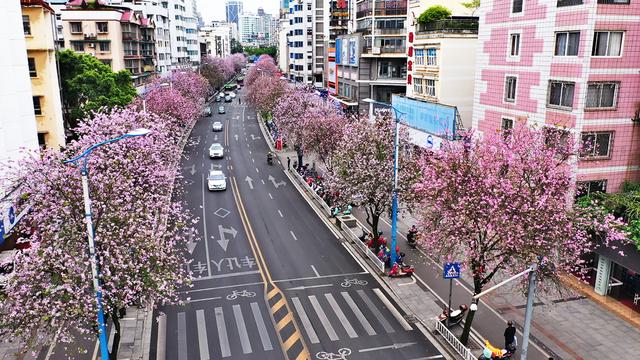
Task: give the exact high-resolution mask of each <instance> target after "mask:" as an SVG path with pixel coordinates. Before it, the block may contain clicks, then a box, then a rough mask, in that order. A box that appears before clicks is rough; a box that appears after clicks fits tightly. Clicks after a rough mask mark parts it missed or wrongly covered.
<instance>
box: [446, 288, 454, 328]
mask: <svg viewBox="0 0 640 360" xmlns="http://www.w3.org/2000/svg"><path fill="white" fill-rule="evenodd" d="M452 291H453V279H449V304H448V305H447V306H448V307H447V309H448V310H447V323H446V325H447V329H448V328H449V319H450V318H451V292H452Z"/></svg>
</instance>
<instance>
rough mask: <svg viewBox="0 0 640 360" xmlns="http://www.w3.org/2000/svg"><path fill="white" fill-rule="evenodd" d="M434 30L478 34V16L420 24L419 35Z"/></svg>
mask: <svg viewBox="0 0 640 360" xmlns="http://www.w3.org/2000/svg"><path fill="white" fill-rule="evenodd" d="M434 32H445V33H462V34H477V33H478V18H477V17H471V16H470V17H462V16H460V17H453V18H450V19H445V20H437V21H431V22H428V23H425V24H418V29H417V33H418V35H420V34H428V33H434Z"/></svg>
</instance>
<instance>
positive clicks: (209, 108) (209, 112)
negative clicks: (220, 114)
mask: <svg viewBox="0 0 640 360" xmlns="http://www.w3.org/2000/svg"><path fill="white" fill-rule="evenodd" d="M204 116H211V106H207V107H205V108H204Z"/></svg>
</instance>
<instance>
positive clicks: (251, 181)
mask: <svg viewBox="0 0 640 360" xmlns="http://www.w3.org/2000/svg"><path fill="white" fill-rule="evenodd" d="M244 181H246V182H248V183H249V188H251V190H253V179H252V178H250V177H249V175H247V177H246V178H245V179H244Z"/></svg>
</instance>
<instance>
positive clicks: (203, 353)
mask: <svg viewBox="0 0 640 360" xmlns="http://www.w3.org/2000/svg"><path fill="white" fill-rule="evenodd" d="M196 321H197V323H198V346H199V347H200V360H209V359H210V356H209V342H208V341H207V323H206V321H205V319H204V310H196Z"/></svg>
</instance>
